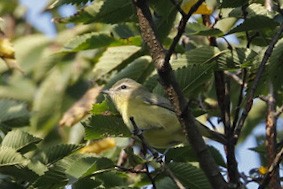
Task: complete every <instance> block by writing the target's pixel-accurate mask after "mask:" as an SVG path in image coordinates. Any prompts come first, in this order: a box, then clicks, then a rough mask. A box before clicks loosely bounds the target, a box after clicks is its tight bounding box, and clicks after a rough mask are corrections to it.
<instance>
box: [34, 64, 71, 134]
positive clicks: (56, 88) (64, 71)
mask: <svg viewBox="0 0 283 189" xmlns="http://www.w3.org/2000/svg"><path fill="white" fill-rule="evenodd" d="M68 63H69V62H65V64H64V65H60V66H59V65H58V66H56V67H54V68H53V69H52V70H51V71H50V72H49V73H48V75H47V77H46V78H45V80H44V81H43V82H41V85H40V86H39V89H38V90H37V92H36V93H35V97H34V101H33V107H32V113H33V116H32V117H31V125H32V127H33V129H37V131H41V132H42V133H41V134H43V133H45V134H46V133H48V131H50V130H51V129H53V127H54V126H55V125H56V124H58V120H59V118H60V116H61V108H62V103H63V97H64V93H65V90H66V87H67V84H68V82H69V79H70V74H71V68H72V65H71V64H68ZM51 89H53V90H52V92H50V90H51Z"/></svg>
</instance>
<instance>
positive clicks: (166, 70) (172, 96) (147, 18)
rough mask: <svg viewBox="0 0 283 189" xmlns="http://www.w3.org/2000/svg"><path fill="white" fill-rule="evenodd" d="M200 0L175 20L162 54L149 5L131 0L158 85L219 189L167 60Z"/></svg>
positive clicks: (218, 178) (219, 179)
mask: <svg viewBox="0 0 283 189" xmlns="http://www.w3.org/2000/svg"><path fill="white" fill-rule="evenodd" d="M202 2H203V0H200V1H198V2H197V3H196V5H194V6H193V7H192V9H191V10H190V12H189V13H188V14H187V16H185V17H183V18H182V19H181V21H180V23H179V27H178V33H177V35H176V36H175V38H174V40H173V42H172V44H171V46H170V48H169V50H168V52H167V53H165V51H164V49H163V46H162V44H161V43H160V41H159V40H158V39H157V37H156V35H155V32H154V24H153V21H152V16H151V14H150V10H149V7H148V5H147V3H146V0H133V4H134V5H135V7H136V13H137V17H138V20H139V24H140V29H141V35H142V37H143V40H144V41H145V43H146V44H147V46H148V47H149V51H150V54H151V56H152V58H153V62H154V65H155V67H156V69H157V72H158V74H159V78H160V80H161V84H162V85H163V87H164V89H165V91H166V93H167V95H168V97H169V100H170V101H171V103H172V105H173V107H174V110H175V111H176V115H177V117H178V119H179V121H180V123H181V125H182V128H183V130H184V133H185V135H186V137H187V139H188V140H189V142H190V143H191V145H192V148H193V149H194V151H195V152H196V154H197V156H198V158H199V162H200V166H201V168H202V169H203V170H204V172H205V174H206V176H207V178H208V180H209V181H210V183H211V185H212V187H213V188H217V189H223V188H228V187H227V183H226V182H225V180H224V178H223V176H222V175H221V174H220V171H219V169H218V166H217V164H216V163H215V161H214V159H213V157H212V155H211V154H210V152H209V150H208V148H207V146H206V145H205V143H204V140H203V138H202V137H201V135H200V133H199V131H198V129H197V127H196V123H195V119H194V117H193V116H192V113H191V111H190V109H186V108H187V107H186V105H187V101H186V99H185V97H184V95H183V94H182V91H181V89H180V87H179V85H178V83H177V81H176V78H175V75H174V73H173V72H172V67H171V65H170V63H169V61H170V58H171V55H172V54H173V52H174V49H175V47H176V45H177V43H178V42H179V40H180V37H181V36H182V34H183V32H184V30H185V27H186V23H187V20H188V19H189V17H190V15H191V14H192V12H194V11H195V10H197V8H198V6H200V5H201V3H202Z"/></svg>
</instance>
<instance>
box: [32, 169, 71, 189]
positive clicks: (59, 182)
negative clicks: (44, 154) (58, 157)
mask: <svg viewBox="0 0 283 189" xmlns="http://www.w3.org/2000/svg"><path fill="white" fill-rule="evenodd" d="M64 171H65V170H64V169H62V168H60V167H58V166H54V167H51V168H49V170H48V171H46V172H45V174H44V175H42V176H40V177H39V178H38V179H37V180H36V181H35V182H33V183H32V184H31V186H30V187H29V189H33V188H40V189H50V188H61V187H63V186H65V185H66V184H67V183H68V178H67V175H66V174H65V172H64Z"/></svg>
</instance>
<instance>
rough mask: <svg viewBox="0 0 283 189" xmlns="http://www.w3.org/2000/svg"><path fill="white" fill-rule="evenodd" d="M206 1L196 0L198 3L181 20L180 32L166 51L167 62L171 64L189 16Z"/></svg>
mask: <svg viewBox="0 0 283 189" xmlns="http://www.w3.org/2000/svg"><path fill="white" fill-rule="evenodd" d="M203 2H204V0H198V1H197V2H196V4H194V5H193V6H192V8H191V9H190V11H189V12H188V14H186V15H185V16H183V17H182V19H181V21H180V22H179V26H178V33H177V35H176V36H175V37H174V39H173V42H172V44H171V45H170V47H169V50H168V52H167V53H166V56H165V59H164V61H165V64H169V61H170V58H171V56H172V54H173V52H174V50H175V48H176V46H177V44H178V42H179V41H180V38H181V37H182V35H183V33H184V31H185V29H186V25H187V22H188V20H189V18H190V17H191V16H192V14H193V13H194V12H195V11H196V10H197V9H198V8H199V6H200V5H201V4H202V3H203Z"/></svg>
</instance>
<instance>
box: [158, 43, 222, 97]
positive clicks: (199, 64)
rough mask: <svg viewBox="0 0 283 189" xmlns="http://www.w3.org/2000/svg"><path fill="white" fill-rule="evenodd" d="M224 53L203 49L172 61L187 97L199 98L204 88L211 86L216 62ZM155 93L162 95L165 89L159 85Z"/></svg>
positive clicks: (194, 50) (195, 50)
mask: <svg viewBox="0 0 283 189" xmlns="http://www.w3.org/2000/svg"><path fill="white" fill-rule="evenodd" d="M224 52H225V51H223V52H220V51H219V50H218V49H217V48H213V47H201V48H197V49H193V50H191V51H189V52H188V53H187V54H186V56H181V57H179V58H178V59H176V60H174V61H172V67H173V69H175V71H174V73H175V75H176V78H177V81H178V83H179V85H180V87H181V89H182V91H183V92H184V94H185V95H186V96H189V97H193V96H197V95H198V94H199V93H200V91H203V88H204V86H206V85H208V86H210V83H209V82H210V81H211V78H212V73H213V71H215V69H216V63H215V60H216V59H218V57H219V56H221V55H222V54H223V53H224ZM205 88H207V87H205ZM153 92H154V93H157V94H161V95H162V94H163V87H162V86H161V85H160V84H158V85H157V86H156V87H155V89H154V90H153Z"/></svg>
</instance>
